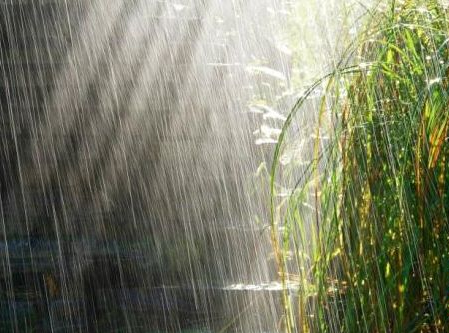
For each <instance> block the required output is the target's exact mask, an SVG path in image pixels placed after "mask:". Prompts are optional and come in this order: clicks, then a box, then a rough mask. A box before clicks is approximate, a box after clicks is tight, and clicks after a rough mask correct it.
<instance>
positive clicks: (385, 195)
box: [271, 0, 449, 333]
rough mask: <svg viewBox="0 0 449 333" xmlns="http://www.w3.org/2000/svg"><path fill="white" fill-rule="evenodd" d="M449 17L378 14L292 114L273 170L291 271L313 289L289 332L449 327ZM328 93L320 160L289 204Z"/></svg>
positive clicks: (291, 302)
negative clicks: (305, 121) (298, 147)
mask: <svg viewBox="0 0 449 333" xmlns="http://www.w3.org/2000/svg"><path fill="white" fill-rule="evenodd" d="M448 14H449V13H448V9H447V6H445V5H444V4H442V2H441V1H435V0H405V1H389V2H388V3H387V4H386V5H385V4H383V6H382V4H381V5H379V6H377V7H376V9H374V10H373V11H371V12H369V13H368V14H367V15H366V25H365V27H364V29H363V30H362V31H359V37H360V39H359V40H358V41H357V43H354V45H353V46H352V47H350V48H349V49H348V51H347V52H346V54H345V56H344V57H343V60H342V61H341V62H340V63H339V64H338V65H337V66H336V69H335V71H333V72H332V73H331V74H329V75H328V76H326V77H325V78H323V79H321V80H319V81H317V82H316V83H315V84H314V85H313V86H312V87H311V88H310V89H309V90H308V91H307V92H306V93H305V94H304V96H303V97H302V98H301V99H300V100H299V101H298V102H297V104H296V105H295V107H294V108H293V109H292V111H291V113H290V114H289V116H288V118H287V121H286V122H285V125H284V128H283V130H282V133H281V135H280V137H279V140H278V144H277V147H276V151H275V155H274V163H273V167H272V170H271V192H272V195H271V227H272V228H271V229H272V243H273V247H274V251H275V254H276V258H277V263H278V267H279V275H280V279H281V280H282V282H283V283H284V284H285V285H287V284H288V283H290V282H292V281H293V280H294V281H295V282H297V283H298V285H299V291H296V290H295V291H291V290H290V291H289V290H287V288H285V292H284V307H285V320H284V322H285V330H286V331H287V332H294V331H300V332H400V333H403V332H447V331H449V301H448V297H449V257H448V256H449V230H448V228H449V224H448V213H449V166H447V163H448V161H449V142H448V141H449V138H448V137H449V133H448V130H449V18H448V16H447V15H448ZM354 63H357V64H356V65H352V64H354ZM319 88H322V89H323V91H324V93H323V94H322V96H321V97H320V102H319V103H318V107H317V111H316V116H317V120H316V122H317V125H316V127H315V130H314V131H315V133H314V138H315V139H314V140H313V144H312V146H313V147H312V151H313V152H312V155H313V158H312V159H311V160H312V161H311V162H310V165H309V167H308V168H306V169H304V170H305V171H304V170H302V171H301V172H298V174H300V176H299V177H300V178H301V179H299V180H297V181H295V182H294V185H293V189H292V191H291V194H290V196H289V197H288V200H285V198H281V199H279V197H280V196H279V195H277V194H278V192H279V191H278V190H279V184H280V182H282V177H284V176H285V175H286V174H288V175H294V174H295V172H294V171H292V170H290V171H288V172H284V170H283V169H285V168H283V167H282V163H281V160H282V157H283V155H284V154H285V153H286V152H287V151H288V148H289V146H291V145H294V144H295V143H294V141H291V137H294V135H295V134H294V133H292V132H293V130H292V128H293V125H294V121H295V119H296V117H297V114H298V112H299V111H300V110H303V108H304V107H305V104H306V103H307V102H308V99H307V98H308V97H309V96H311V95H312V94H313V93H314V91H316V90H317V89H319ZM324 137H328V138H327V139H324ZM285 177H287V176H285ZM289 177H290V176H289ZM305 206H308V207H310V209H309V211H308V212H306V213H305V211H306V210H307V209H305V208H304V207H305Z"/></svg>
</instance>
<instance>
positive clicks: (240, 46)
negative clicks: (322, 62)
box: [0, 0, 289, 332]
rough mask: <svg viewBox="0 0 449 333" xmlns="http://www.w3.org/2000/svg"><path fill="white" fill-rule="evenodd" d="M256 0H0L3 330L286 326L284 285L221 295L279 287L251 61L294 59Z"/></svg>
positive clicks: (284, 68) (283, 68) (281, 66)
mask: <svg viewBox="0 0 449 333" xmlns="http://www.w3.org/2000/svg"><path fill="white" fill-rule="evenodd" d="M248 5H249V4H248V3H247V2H245V1H241V2H240V1H234V2H229V3H228V2H219V1H206V0H204V1H184V2H182V3H172V2H169V1H144V0H126V1H125V0H96V1H87V0H77V1H3V2H2V3H0V9H1V11H0V36H1V39H0V43H1V44H0V46H1V47H0V76H1V80H0V81H1V83H0V84H1V86H0V116H1V119H0V126H1V128H0V136H1V139H0V159H1V160H2V164H1V170H0V203H1V207H0V208H1V227H2V229H1V230H0V235H1V243H0V246H1V248H0V252H1V268H0V272H1V286H2V289H1V290H2V294H1V309H2V314H1V316H2V317H1V322H2V324H1V326H2V327H5V328H6V331H8V332H22V331H24V330H26V329H28V330H30V329H32V328H33V327H34V328H35V329H37V330H38V331H43V332H47V331H49V332H50V331H52V332H53V331H54V332H69V331H79V332H86V331H89V332H90V331H92V332H105V331H111V330H114V329H119V330H122V331H129V332H138V331H139V330H141V331H142V332H143V331H145V332H148V330H152V329H154V330H156V329H160V330H163V331H178V330H180V329H182V328H187V327H196V328H201V329H218V328H220V327H227V329H228V330H235V331H241V330H243V331H245V330H246V331H247V330H248V329H250V327H252V329H256V330H257V331H260V330H265V329H270V328H273V327H274V326H276V324H277V323H276V320H275V319H274V318H276V317H277V316H278V314H277V310H276V306H274V304H275V303H277V301H275V300H276V299H277V297H278V296H277V293H276V292H275V291H268V292H264V291H259V292H257V293H255V292H249V291H236V290H225V289H224V287H225V286H227V285H231V284H235V283H247V284H248V283H253V284H258V283H261V282H267V281H272V280H273V279H275V277H276V274H275V268H274V267H271V266H273V265H272V264H273V262H271V263H270V262H268V264H267V258H268V257H269V252H270V247H269V246H267V244H269V239H268V236H267V233H266V232H264V231H263V229H262V228H261V227H260V225H257V224H254V221H253V220H252V219H253V216H254V215H255V214H258V215H260V216H262V217H263V216H264V214H265V213H264V211H263V209H262V207H263V206H264V205H265V202H264V201H263V200H262V195H257V196H255V195H253V194H252V193H253V192H254V191H252V190H251V189H250V186H251V182H250V177H249V175H251V173H252V172H255V170H256V169H257V167H258V165H259V163H260V161H261V160H262V159H263V155H264V154H265V153H266V150H264V149H261V148H260V147H258V146H256V145H255V144H254V143H253V141H254V138H253V134H252V131H251V130H249V129H250V128H252V127H253V126H254V124H257V119H255V116H254V115H253V114H251V113H248V112H245V111H246V107H247V103H248V101H249V99H250V98H251V91H250V90H248V89H247V88H245V86H246V85H249V74H248V71H247V69H246V67H245V63H248V62H249V61H250V59H251V56H254V54H260V55H263V56H265V57H268V58H270V59H272V66H273V67H277V70H278V71H279V72H284V73H285V75H286V77H287V76H288V67H289V63H288V58H287V57H286V56H283V55H282V54H281V53H280V52H279V51H277V50H276V49H275V48H274V47H272V48H271V49H270V47H269V46H267V47H255V44H254V42H253V41H254V40H257V39H258V38H260V36H262V35H263V34H264V33H268V31H269V29H270V27H265V28H263V29H262V28H258V27H256V26H255V25H254V16H253V15H254V14H257V13H258V12H259V11H260V10H259V9H258V8H259V6H256V7H257V8H253V9H251V10H249V9H248V8H247V6H248ZM260 12H261V15H264V14H263V13H262V11H260ZM262 17H263V16H260V17H259V18H258V19H260V18H262ZM217 18H220V20H223V22H224V23H223V22H221V21H220V20H218V19H217ZM217 22H219V23H217ZM220 22H221V23H220ZM259 29H260V30H259ZM229 31H230V33H229ZM243 31H251V33H249V34H248V35H247V36H246V37H245V38H243V36H242V32H243ZM256 212H257V213H256ZM2 332H3V331H2Z"/></svg>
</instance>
